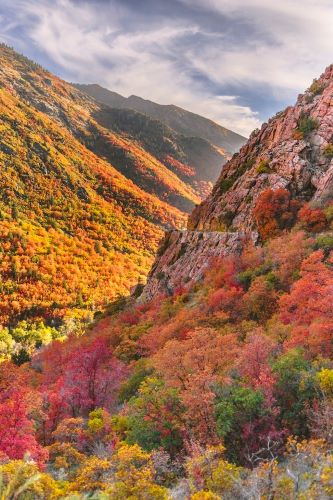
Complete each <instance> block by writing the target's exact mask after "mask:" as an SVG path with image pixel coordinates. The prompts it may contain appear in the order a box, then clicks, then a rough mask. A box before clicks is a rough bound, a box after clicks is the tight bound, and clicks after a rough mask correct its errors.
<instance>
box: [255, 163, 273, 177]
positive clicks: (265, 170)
mask: <svg viewBox="0 0 333 500" xmlns="http://www.w3.org/2000/svg"><path fill="white" fill-rule="evenodd" d="M270 172H271V169H270V166H269V162H268V161H267V160H261V161H260V162H259V165H258V166H257V174H269V173H270Z"/></svg>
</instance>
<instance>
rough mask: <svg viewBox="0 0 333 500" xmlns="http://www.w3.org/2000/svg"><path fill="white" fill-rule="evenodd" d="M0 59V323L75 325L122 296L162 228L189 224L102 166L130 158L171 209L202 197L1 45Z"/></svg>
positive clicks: (142, 269) (80, 97)
mask: <svg viewBox="0 0 333 500" xmlns="http://www.w3.org/2000/svg"><path fill="white" fill-rule="evenodd" d="M0 55H1V67H0V86H1V90H0V126H1V138H0V160H1V165H2V168H1V173H0V185H1V191H0V210H1V225H0V230H1V243H0V247H1V252H2V255H3V258H2V263H1V289H0V296H1V306H0V318H1V323H2V324H3V325H5V324H9V325H15V324H16V323H17V322H18V321H22V320H29V321H33V320H36V319H39V320H43V321H46V322H51V323H52V322H53V323H55V324H57V325H58V326H59V325H61V324H62V323H64V322H66V321H67V320H68V319H69V317H75V318H76V319H77V320H78V321H79V320H80V318H84V317H85V316H87V315H88V316H90V317H91V315H92V314H93V313H94V311H96V310H99V309H101V308H103V307H105V306H106V304H107V303H108V302H110V300H113V299H114V298H115V297H116V296H117V295H118V294H126V293H128V290H129V287H130V286H131V285H132V284H134V283H135V282H136V281H137V279H138V276H141V277H144V275H145V274H146V272H147V269H148V268H149V266H150V263H151V259H152V257H153V254H154V252H155V249H156V246H157V243H158V241H159V239H160V237H161V235H162V229H164V228H166V227H170V228H171V227H179V226H181V225H183V224H184V223H185V218H186V216H185V213H183V212H182V211H180V210H179V209H177V208H176V207H174V206H173V205H172V204H170V203H168V202H167V201H163V200H161V199H160V198H163V196H161V197H160V198H158V197H157V196H155V195H154V194H152V193H149V192H147V191H145V190H143V189H142V188H141V187H139V186H138V185H137V184H135V183H133V182H132V181H131V180H130V179H129V178H128V177H125V176H124V175H123V174H121V173H120V172H119V169H117V168H116V167H115V166H114V165H113V164H112V163H110V161H109V157H110V156H115V155H118V156H117V158H126V157H128V158H129V159H130V162H131V164H133V166H134V167H133V168H135V169H137V170H138V171H139V169H142V170H141V171H142V172H143V173H142V175H141V177H140V176H139V174H138V175H137V177H138V178H139V180H140V182H141V184H142V186H144V187H147V185H148V184H149V178H150V177H151V178H152V181H151V182H150V184H149V186H153V187H152V189H151V191H154V186H155V187H156V191H157V190H158V188H159V189H161V190H165V191H167V192H168V196H165V197H164V198H167V199H168V201H170V200H173V201H174V202H175V204H176V205H177V204H179V205H182V206H184V207H185V208H189V207H190V206H191V205H192V204H193V203H194V202H195V201H197V200H198V197H197V196H196V195H195V194H194V192H193V190H192V189H191V188H190V187H188V186H187V185H186V184H185V183H183V182H182V181H180V179H179V178H178V177H176V176H175V175H174V174H173V173H172V172H170V171H169V170H168V169H167V168H166V167H165V166H164V165H163V164H161V163H160V162H158V160H157V159H156V158H154V157H152V156H151V155H150V154H149V153H147V152H146V151H144V150H143V149H142V148H141V146H139V145H137V144H136V143H134V142H132V141H131V140H129V139H128V138H126V137H123V136H122V135H119V134H115V133H111V132H110V131H109V130H108V129H105V128H103V127H102V126H101V125H99V124H98V123H97V122H96V121H95V120H94V119H93V118H92V117H91V115H92V113H93V112H96V110H100V108H98V106H97V105H96V104H95V102H94V101H93V100H91V99H89V98H87V96H85V95H84V94H82V93H80V92H79V91H78V90H77V89H75V88H74V87H72V86H70V85H68V84H66V83H65V82H63V81H62V80H60V79H59V78H57V77H55V76H54V75H52V74H50V73H48V72H46V71H45V70H43V69H42V68H41V67H40V66H38V65H36V64H35V63H33V62H31V61H29V60H28V59H26V58H25V57H23V56H20V55H19V54H17V53H15V52H14V51H13V50H11V49H10V48H8V47H6V46H4V45H2V46H0ZM94 150H95V152H94ZM101 150H103V157H102V156H101V154H97V153H100V151H101ZM124 164H126V162H125V161H124ZM128 165H129V163H128V164H127V166H128ZM157 178H158V181H156V182H155V180H156V179H157ZM157 185H158V188H157ZM147 189H148V188H147ZM70 311H72V313H71V312H70Z"/></svg>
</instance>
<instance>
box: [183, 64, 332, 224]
mask: <svg viewBox="0 0 333 500" xmlns="http://www.w3.org/2000/svg"><path fill="white" fill-rule="evenodd" d="M332 93H333V67H332V66H330V67H328V68H327V70H326V71H325V73H324V74H323V75H322V76H321V77H320V78H319V79H318V80H316V81H315V82H314V83H313V84H312V85H311V87H310V88H309V89H308V90H307V91H306V92H305V94H303V95H300V96H299V98H298V100H297V103H296V104H295V106H292V107H289V108H287V109H285V110H284V111H282V112H281V113H278V114H277V115H276V116H275V117H274V118H272V119H271V120H270V121H269V122H268V123H265V124H263V125H262V127H261V129H260V130H257V131H254V132H253V133H252V135H251V137H250V139H249V140H248V142H247V143H246V145H245V146H244V147H243V148H242V149H241V150H240V152H239V154H236V155H234V157H233V159H232V160H231V161H230V162H229V163H228V164H227V165H226V166H225V168H224V169H223V171H222V173H221V175H220V178H219V180H218V181H217V183H216V185H215V187H214V189H213V192H212V194H211V195H210V196H209V197H208V198H207V200H205V201H204V202H203V203H202V204H201V205H200V206H199V207H198V208H196V209H195V210H194V212H193V214H192V215H191V218H190V221H189V228H191V229H207V230H212V229H218V230H223V228H228V227H231V226H233V227H234V228H235V229H243V230H248V229H250V228H254V227H255V226H256V223H255V218H254V217H253V211H254V207H255V205H256V202H257V200H258V197H259V195H260V194H261V192H262V191H263V190H265V189H268V188H272V189H277V188H285V189H288V190H289V191H290V193H291V196H292V197H293V198H296V199H299V200H303V201H310V200H313V201H317V202H318V203H319V202H321V203H323V202H324V201H325V199H326V197H327V196H331V194H332V188H333V166H332V147H333V146H332V142H333V104H332V102H333V101H332Z"/></svg>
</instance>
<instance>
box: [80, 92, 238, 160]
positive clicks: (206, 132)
mask: <svg viewBox="0 0 333 500" xmlns="http://www.w3.org/2000/svg"><path fill="white" fill-rule="evenodd" d="M75 86H76V87H77V88H78V89H80V90H83V91H84V92H86V93H87V94H88V95H90V96H92V97H94V98H95V99H97V100H98V101H100V102H102V103H103V104H106V105H107V106H110V107H111V108H121V109H123V108H125V109H134V110H135V111H138V112H140V113H143V114H145V115H147V116H150V117H151V118H153V119H154V120H158V121H160V122H162V123H164V124H165V125H167V126H168V127H170V128H171V129H173V130H174V131H176V132H177V133H178V134H182V135H185V136H186V137H198V138H202V139H205V140H206V141H208V142H210V143H211V144H212V145H214V146H216V147H217V148H221V149H222V150H224V151H227V152H228V153H235V152H236V151H238V150H239V148H240V147H241V146H243V144H244V142H245V141H246V139H245V137H242V136H241V135H239V134H236V133H235V132H232V131H231V130H228V129H227V128H225V127H222V126H221V125H218V124H217V123H215V122H213V121H212V120H209V119H208V118H204V117H203V116H200V115H197V114H195V113H192V112H190V111H186V110H185V109H182V108H180V107H178V106H174V105H172V104H171V105H163V104H157V103H156V102H152V101H149V100H146V99H142V98H141V97H138V96H136V95H131V96H130V97H123V96H121V95H120V94H117V93H116V92H111V91H110V90H107V89H105V88H103V87H101V86H100V85H97V84H90V85H85V84H75Z"/></svg>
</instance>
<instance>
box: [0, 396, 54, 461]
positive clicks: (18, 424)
mask: <svg viewBox="0 0 333 500" xmlns="http://www.w3.org/2000/svg"><path fill="white" fill-rule="evenodd" d="M28 412H29V409H28V404H27V399H26V395H25V393H24V392H23V391H22V390H21V391H14V392H12V393H11V395H10V398H8V399H6V400H4V401H2V402H1V403H0V451H1V452H3V453H4V454H5V455H7V456H8V457H9V458H13V459H22V458H23V457H24V456H25V455H26V454H29V455H30V456H31V457H32V458H33V459H34V460H35V461H36V462H38V463H39V464H43V463H44V462H45V460H46V458H47V451H46V450H44V449H43V448H42V447H41V446H40V445H39V444H38V442H37V439H36V436H35V430H34V425H33V422H32V421H31V419H30V418H29V414H28Z"/></svg>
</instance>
